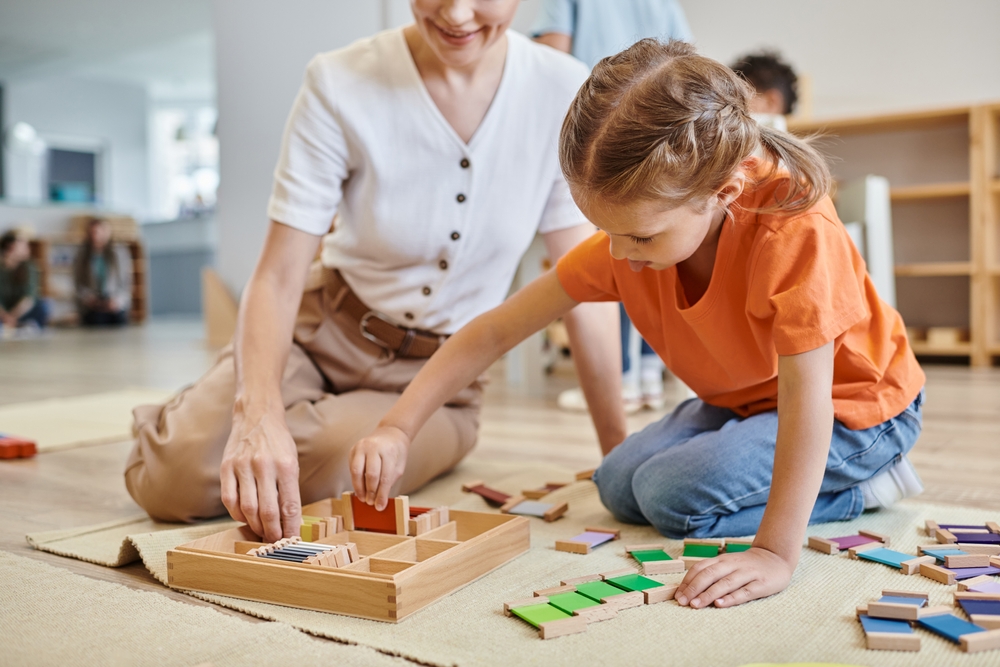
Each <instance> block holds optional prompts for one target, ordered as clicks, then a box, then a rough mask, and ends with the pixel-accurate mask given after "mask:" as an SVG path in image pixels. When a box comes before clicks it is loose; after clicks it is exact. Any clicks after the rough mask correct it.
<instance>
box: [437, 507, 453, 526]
mask: <svg viewBox="0 0 1000 667" xmlns="http://www.w3.org/2000/svg"><path fill="white" fill-rule="evenodd" d="M449 512H450V511H449V509H448V507H447V505H442V506H441V507H439V508H437V514H438V520H439V521H440V522H441V525H442V526H443V525H445V524H447V523H448V522H449V521H450V520H451V519H450V514H449Z"/></svg>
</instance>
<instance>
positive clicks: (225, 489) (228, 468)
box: [219, 461, 247, 523]
mask: <svg viewBox="0 0 1000 667" xmlns="http://www.w3.org/2000/svg"><path fill="white" fill-rule="evenodd" d="M219 481H220V483H221V485H222V504H223V505H225V506H226V509H227V510H229V516H231V517H233V519H235V520H236V521H242V522H243V523H246V522H247V519H246V517H245V516H243V510H241V509H240V487H239V483H238V482H237V481H236V474H235V473H234V472H233V466H232V464H231V463H230V462H229V461H223V462H222V468H221V469H220V471H219Z"/></svg>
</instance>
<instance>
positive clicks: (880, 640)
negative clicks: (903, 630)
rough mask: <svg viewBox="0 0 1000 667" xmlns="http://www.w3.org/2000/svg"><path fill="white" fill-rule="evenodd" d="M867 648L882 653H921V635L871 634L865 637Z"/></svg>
mask: <svg viewBox="0 0 1000 667" xmlns="http://www.w3.org/2000/svg"><path fill="white" fill-rule="evenodd" d="M865 639H866V641H867V644H866V645H867V647H868V648H869V649H872V650H882V651H919V650H920V635H918V634H916V633H913V634H909V635H904V634H899V633H895V632H869V633H867V634H866V635H865Z"/></svg>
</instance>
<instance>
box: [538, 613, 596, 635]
mask: <svg viewBox="0 0 1000 667" xmlns="http://www.w3.org/2000/svg"><path fill="white" fill-rule="evenodd" d="M586 631H587V620H586V619H585V618H583V617H582V616H571V617H569V618H561V619H559V620H558V621H547V622H545V623H539V624H538V636H539V637H541V638H542V639H553V638H554V637H562V636H563V635H572V634H575V633H577V632H586Z"/></svg>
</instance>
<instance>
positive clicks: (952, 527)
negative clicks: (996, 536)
mask: <svg viewBox="0 0 1000 667" xmlns="http://www.w3.org/2000/svg"><path fill="white" fill-rule="evenodd" d="M938 528H940V529H941V530H948V531H951V532H955V531H956V530H957V531H962V530H986V524H985V523H981V524H979V525H978V526H960V525H958V524H948V525H947V526H945V525H943V524H942V525H939V526H938Z"/></svg>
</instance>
